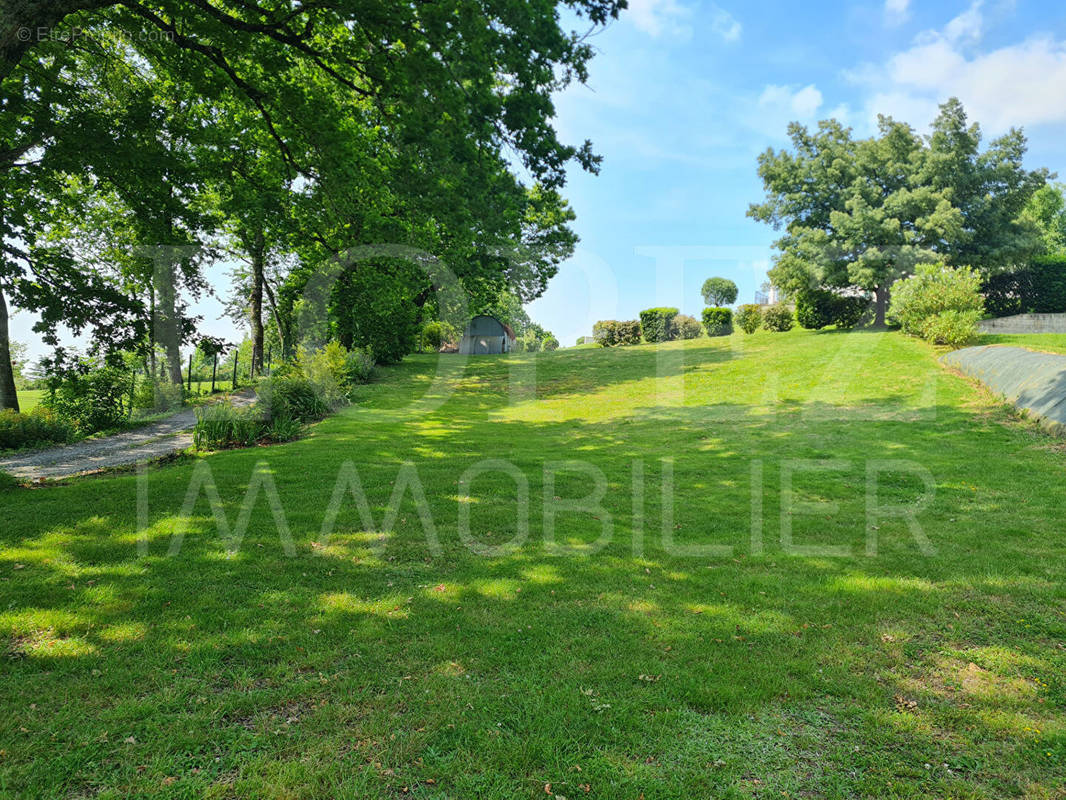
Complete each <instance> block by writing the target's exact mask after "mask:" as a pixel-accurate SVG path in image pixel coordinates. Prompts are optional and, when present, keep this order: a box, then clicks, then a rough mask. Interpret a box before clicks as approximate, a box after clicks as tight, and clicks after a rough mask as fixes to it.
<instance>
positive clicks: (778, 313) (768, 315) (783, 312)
mask: <svg viewBox="0 0 1066 800" xmlns="http://www.w3.org/2000/svg"><path fill="white" fill-rule="evenodd" d="M792 323H793V317H792V309H791V308H789V307H788V306H786V305H783V304H781V303H778V304H777V305H774V306H770V307H769V308H767V309H766V311H764V312H763V315H762V324H763V327H764V328H766V330H768V331H776V332H778V333H784V332H785V331H789V330H792Z"/></svg>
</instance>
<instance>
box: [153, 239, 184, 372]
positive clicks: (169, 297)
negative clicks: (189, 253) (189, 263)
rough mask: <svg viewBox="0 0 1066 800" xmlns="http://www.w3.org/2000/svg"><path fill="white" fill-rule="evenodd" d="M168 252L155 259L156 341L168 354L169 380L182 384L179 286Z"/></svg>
mask: <svg viewBox="0 0 1066 800" xmlns="http://www.w3.org/2000/svg"><path fill="white" fill-rule="evenodd" d="M171 255H172V254H170V253H168V254H166V255H165V256H163V257H160V258H157V259H156V260H155V282H154V285H155V289H156V293H157V296H158V298H159V299H158V303H157V304H156V323H155V326H154V327H155V334H156V341H157V342H159V343H160V344H161V345H163V352H164V353H165V354H166V360H167V363H166V366H167V380H168V381H169V382H170V383H172V384H174V385H175V386H181V384H182V376H181V343H180V341H179V339H180V338H181V337H180V336H179V334H178V304H177V286H176V285H175V283H176V281H175V274H174V260H173V258H172V257H171Z"/></svg>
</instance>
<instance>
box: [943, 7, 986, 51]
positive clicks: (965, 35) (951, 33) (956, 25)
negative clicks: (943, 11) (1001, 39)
mask: <svg viewBox="0 0 1066 800" xmlns="http://www.w3.org/2000/svg"><path fill="white" fill-rule="evenodd" d="M983 2H984V0H974V2H973V4H972V5H971V6H970V7H969V8H968V9H966V10H965V11H963V12H962V13H961V14H959V15H958V16H957V17H955V19H953V20H951V22H949V23H948V24H947V26H946V27H945V28H944V38H946V39H947V40H948V41H949V42H976V41H977V40H978V39H980V38H981V31H982V28H983V27H984V22H985V19H984V15H983V14H981V6H982V4H983Z"/></svg>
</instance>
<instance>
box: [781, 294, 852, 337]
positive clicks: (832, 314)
mask: <svg viewBox="0 0 1066 800" xmlns="http://www.w3.org/2000/svg"><path fill="white" fill-rule="evenodd" d="M869 307H870V298H869V297H867V296H865V295H857V296H854V297H845V296H844V295H839V294H837V293H836V292H832V291H830V290H828V289H807V290H805V291H803V292H801V293H800V294H798V295H797V296H796V321H797V322H798V323H799V324H800V327H803V328H807V329H808V330H813V331H817V330H821V329H822V328H824V327H826V326H828V325H836V327H838V328H841V329H848V328H854V327H855V326H856V325H858V324H859V321H860V320H861V319H862V317H863V314H865V313H866V309H867V308H869Z"/></svg>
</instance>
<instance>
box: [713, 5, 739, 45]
mask: <svg viewBox="0 0 1066 800" xmlns="http://www.w3.org/2000/svg"><path fill="white" fill-rule="evenodd" d="M711 28H712V29H713V30H714V32H715V33H717V34H718V35H719V36H721V37H722V38H723V39H725V40H726V41H727V42H735V41H737V40H738V39H739V38H740V33H741V30H742V27H741V25H740V22H739V21H738V20H737V18H736V17H734V16H733V15H732V14H730V13H729V12H728V11H726V10H725V9H724V8H719V7H718V6H715V7H714V9H713V12H712V15H711Z"/></svg>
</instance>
